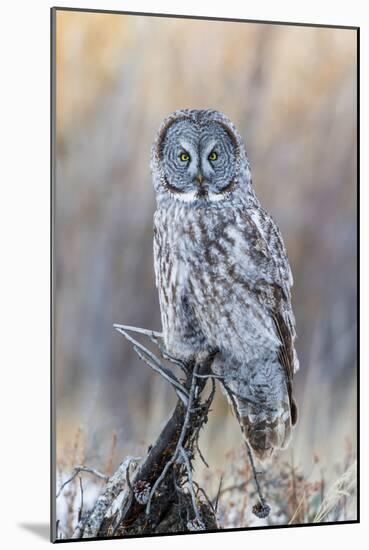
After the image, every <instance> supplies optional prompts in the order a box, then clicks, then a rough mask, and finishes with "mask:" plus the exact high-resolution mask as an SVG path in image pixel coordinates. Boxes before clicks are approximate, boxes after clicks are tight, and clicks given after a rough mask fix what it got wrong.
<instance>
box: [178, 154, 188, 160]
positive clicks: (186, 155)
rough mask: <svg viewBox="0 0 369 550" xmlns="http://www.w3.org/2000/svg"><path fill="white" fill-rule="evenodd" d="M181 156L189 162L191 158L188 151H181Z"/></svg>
mask: <svg viewBox="0 0 369 550" xmlns="http://www.w3.org/2000/svg"><path fill="white" fill-rule="evenodd" d="M179 158H180V159H181V160H182V161H183V162H187V161H188V160H190V155H189V154H188V153H181V154H180V155H179Z"/></svg>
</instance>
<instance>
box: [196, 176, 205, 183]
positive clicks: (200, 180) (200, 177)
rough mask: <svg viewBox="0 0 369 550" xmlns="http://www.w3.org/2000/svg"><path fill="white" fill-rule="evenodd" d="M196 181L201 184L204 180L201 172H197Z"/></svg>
mask: <svg viewBox="0 0 369 550" xmlns="http://www.w3.org/2000/svg"><path fill="white" fill-rule="evenodd" d="M196 181H198V182H199V184H200V185H201V184H202V182H203V181H204V176H203V175H202V174H197V176H196Z"/></svg>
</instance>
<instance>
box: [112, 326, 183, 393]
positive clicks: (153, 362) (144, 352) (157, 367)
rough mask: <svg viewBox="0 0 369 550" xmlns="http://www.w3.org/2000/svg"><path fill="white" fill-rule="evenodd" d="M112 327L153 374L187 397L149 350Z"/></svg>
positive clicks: (181, 387)
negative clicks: (128, 343)
mask: <svg viewBox="0 0 369 550" xmlns="http://www.w3.org/2000/svg"><path fill="white" fill-rule="evenodd" d="M114 326H115V328H116V329H117V331H118V332H120V333H121V334H123V336H124V337H125V338H126V339H127V340H128V341H129V342H130V343H131V344H133V349H134V351H135V352H136V353H137V355H138V356H139V357H140V358H141V359H142V360H143V361H144V362H145V363H146V365H148V366H149V367H150V368H152V369H153V370H154V371H155V372H157V373H159V374H160V375H161V376H162V377H163V378H165V380H167V382H169V383H170V384H172V386H175V388H177V390H179V392H180V393H181V394H182V396H183V395H185V396H187V397H188V392H187V390H186V388H184V386H183V385H182V384H181V383H180V382H179V380H178V379H177V377H176V376H175V375H174V374H173V373H172V372H171V371H170V370H169V369H167V368H166V367H165V366H164V365H163V364H162V363H161V362H160V361H159V359H158V358H157V357H156V355H154V354H153V353H152V352H151V351H150V350H148V349H147V348H146V347H145V346H143V345H142V344H141V343H140V342H138V341H137V340H136V339H135V338H132V336H130V335H129V334H128V332H126V331H125V330H124V329H122V328H121V326H120V325H114ZM142 330H143V329H142ZM182 400H183V399H182Z"/></svg>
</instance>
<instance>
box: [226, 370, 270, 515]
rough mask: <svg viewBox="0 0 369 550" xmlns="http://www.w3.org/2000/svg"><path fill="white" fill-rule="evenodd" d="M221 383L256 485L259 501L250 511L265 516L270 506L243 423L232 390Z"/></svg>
mask: <svg viewBox="0 0 369 550" xmlns="http://www.w3.org/2000/svg"><path fill="white" fill-rule="evenodd" d="M222 384H223V387H224V389H225V390H226V392H227V394H228V396H229V398H230V400H231V402H232V405H233V409H234V412H235V415H236V417H237V420H238V424H239V425H240V427H241V431H242V434H243V435H244V440H245V445H246V450H247V455H248V458H249V461H250V464H251V468H252V473H253V477H254V481H255V485H256V490H257V493H258V497H259V501H260V502H259V503H257V504H255V505H254V506H253V508H252V511H253V513H254V514H255V515H256V516H257V517H259V518H265V517H267V516H268V515H269V512H270V506H269V505H268V504H267V503H266V500H265V498H264V496H263V494H262V492H261V487H260V484H259V480H258V472H257V471H256V468H255V463H254V457H253V454H252V451H251V448H250V445H249V442H248V441H247V439H246V437H245V432H244V429H243V424H242V422H241V419H240V415H239V412H238V408H237V404H236V401H235V398H234V395H233V392H232V391H231V389H230V388H229V387H228V386H227V384H226V383H225V382H224V380H223V382H222Z"/></svg>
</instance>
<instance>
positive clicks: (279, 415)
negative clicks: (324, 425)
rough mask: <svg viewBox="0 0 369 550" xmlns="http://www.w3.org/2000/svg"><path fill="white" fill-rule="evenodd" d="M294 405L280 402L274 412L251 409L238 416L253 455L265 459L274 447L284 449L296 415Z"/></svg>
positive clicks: (270, 454)
mask: <svg viewBox="0 0 369 550" xmlns="http://www.w3.org/2000/svg"><path fill="white" fill-rule="evenodd" d="M292 409H293V411H294V412H295V411H296V405H294V407H293V408H292V407H290V405H289V403H286V402H284V401H283V402H280V403H279V407H278V409H277V411H276V412H275V413H274V414H270V413H269V414H265V411H263V412H261V413H259V414H258V412H257V411H252V410H250V412H249V413H248V414H247V415H242V416H240V420H241V427H242V431H243V433H244V436H245V438H246V439H247V441H248V443H249V444H250V446H251V448H252V451H253V453H254V454H255V456H256V457H257V458H258V459H259V460H261V461H265V460H267V459H268V458H270V457H271V456H272V454H273V451H274V450H275V449H285V448H286V447H287V446H288V444H289V442H290V440H291V433H292V426H293V424H294V423H295V422H294V420H296V417H295V416H294V412H292Z"/></svg>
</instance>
